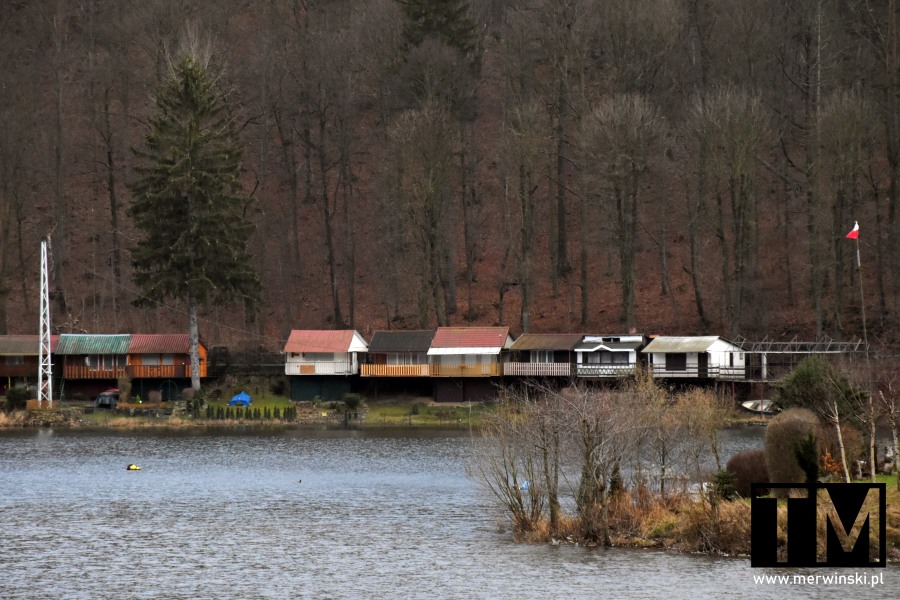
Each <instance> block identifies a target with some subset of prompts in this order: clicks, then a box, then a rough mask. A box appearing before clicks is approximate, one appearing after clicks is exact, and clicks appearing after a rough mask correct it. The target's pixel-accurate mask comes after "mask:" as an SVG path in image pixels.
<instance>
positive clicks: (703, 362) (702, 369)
mask: <svg viewBox="0 0 900 600" xmlns="http://www.w3.org/2000/svg"><path fill="white" fill-rule="evenodd" d="M697 377H701V378H704V379H705V378H706V377H709V354H707V353H706V352H700V353H699V354H697Z"/></svg>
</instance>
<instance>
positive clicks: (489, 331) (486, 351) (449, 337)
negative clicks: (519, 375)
mask: <svg viewBox="0 0 900 600" xmlns="http://www.w3.org/2000/svg"><path fill="white" fill-rule="evenodd" d="M512 344H513V340H512V338H511V337H510V336H509V327H438V329H437V331H436V332H435V334H434V339H433V340H432V341H431V348H430V349H429V350H428V356H429V357H430V359H431V375H432V377H499V376H501V375H503V364H502V360H501V357H500V353H501V352H503V351H504V350H507V349H509V347H510V346H512Z"/></svg>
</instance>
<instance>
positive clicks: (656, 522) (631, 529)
mask: <svg viewBox="0 0 900 600" xmlns="http://www.w3.org/2000/svg"><path fill="white" fill-rule="evenodd" d="M877 480H878V482H883V483H885V484H886V488H887V497H886V505H887V511H886V520H887V523H886V527H885V529H886V537H887V543H886V546H887V560H888V562H892V563H897V562H900V491H898V490H897V475H896V474H895V475H879V476H878V477H877ZM861 483H868V481H867V480H863V481H861ZM869 508H870V509H872V510H873V512H874V513H875V514H877V510H875V507H874V506H873V507H869ZM779 511H786V506H779ZM784 522H786V517H785V521H784ZM873 526H875V527H877V521H876V522H875V523H874V524H873ZM584 529H585V528H584V524H583V522H582V521H581V520H580V519H579V518H578V517H572V516H563V517H562V518H560V521H559V525H558V526H557V527H556V529H555V530H554V529H552V528H551V527H550V523H549V522H548V520H547V519H545V518H541V519H539V520H537V521H535V522H532V523H529V524H528V527H527V528H526V529H519V530H514V534H515V536H516V537H517V539H519V541H523V542H526V543H558V542H560V541H564V542H568V543H576V542H577V543H582V544H588V545H590V544H592V543H596V542H591V541H590V540H585V539H584V538H583V532H584ZM609 539H610V542H611V544H612V545H613V546H620V547H631V548H660V549H665V550H674V551H679V552H696V553H704V554H717V555H722V556H749V554H750V501H749V499H737V500H733V501H719V502H716V503H710V502H709V501H708V500H706V499H703V500H701V499H691V498H688V497H687V496H684V495H673V496H670V497H668V498H667V499H665V500H663V499H660V498H659V497H658V496H656V495H654V494H649V493H646V494H634V493H631V492H623V493H621V494H619V495H618V496H617V497H615V498H613V499H612V501H611V502H610V507H609ZM778 540H779V545H780V546H784V547H786V545H787V532H786V531H784V530H779V532H778Z"/></svg>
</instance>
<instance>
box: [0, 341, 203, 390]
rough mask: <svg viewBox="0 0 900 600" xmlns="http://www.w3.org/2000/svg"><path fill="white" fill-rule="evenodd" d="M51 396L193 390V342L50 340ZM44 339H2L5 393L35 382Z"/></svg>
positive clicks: (0, 356)
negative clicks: (124, 382) (121, 386)
mask: <svg viewBox="0 0 900 600" xmlns="http://www.w3.org/2000/svg"><path fill="white" fill-rule="evenodd" d="M50 355H51V359H52V371H53V388H54V389H53V391H52V393H53V397H54V398H67V399H71V398H74V397H78V396H79V395H81V396H84V397H86V398H94V397H96V396H97V395H98V394H100V393H101V392H103V391H106V390H108V389H110V388H115V387H117V385H118V382H119V380H121V379H129V380H130V381H131V383H132V395H138V394H140V395H142V397H143V398H146V397H147V394H148V393H149V392H151V391H159V392H160V393H161V396H162V399H163V400H169V399H174V398H177V397H178V395H179V394H180V393H181V390H182V389H184V388H186V387H190V379H191V359H190V338H189V336H188V335H187V334H178V333H173V334H112V335H92V334H69V333H63V334H60V335H53V336H51V337H50ZM39 362H40V340H39V339H38V336H36V335H2V336H0V378H2V386H3V390H4V392H5V390H6V389H7V388H10V387H13V386H16V385H31V384H33V383H34V382H35V381H36V378H37V372H38V366H39ZM206 374H207V352H206V347H205V346H203V344H201V345H200V377H206Z"/></svg>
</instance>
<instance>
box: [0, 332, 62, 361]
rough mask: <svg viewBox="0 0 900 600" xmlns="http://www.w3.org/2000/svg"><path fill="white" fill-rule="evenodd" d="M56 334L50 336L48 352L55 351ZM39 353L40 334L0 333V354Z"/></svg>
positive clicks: (22, 354)
mask: <svg viewBox="0 0 900 600" xmlns="http://www.w3.org/2000/svg"><path fill="white" fill-rule="evenodd" d="M58 343H59V336H58V335H51V336H50V352H51V353H53V352H56V346H57V344H58ZM40 353H41V341H40V336H37V335H0V356H38V355H39V354H40Z"/></svg>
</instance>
